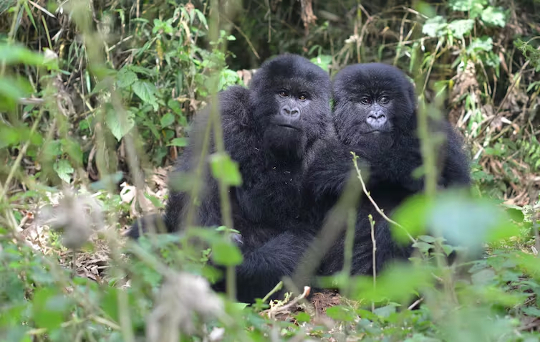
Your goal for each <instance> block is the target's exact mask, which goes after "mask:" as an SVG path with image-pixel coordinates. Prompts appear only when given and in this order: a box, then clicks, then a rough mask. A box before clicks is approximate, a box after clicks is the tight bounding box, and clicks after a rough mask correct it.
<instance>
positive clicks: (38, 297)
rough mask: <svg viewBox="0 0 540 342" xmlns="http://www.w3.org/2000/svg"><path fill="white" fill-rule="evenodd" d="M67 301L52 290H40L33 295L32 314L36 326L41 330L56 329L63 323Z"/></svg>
mask: <svg viewBox="0 0 540 342" xmlns="http://www.w3.org/2000/svg"><path fill="white" fill-rule="evenodd" d="M67 308H68V306H67V300H66V298H65V297H64V296H62V295H60V294H59V293H58V291H57V290H56V289H54V288H41V289H38V290H36V292H35V293H34V299H33V300H32V312H33V318H34V321H35V322H36V325H37V326H38V327H39V328H43V329H48V330H52V329H56V328H59V327H60V324H62V322H63V321H64V316H65V313H66V309H67Z"/></svg>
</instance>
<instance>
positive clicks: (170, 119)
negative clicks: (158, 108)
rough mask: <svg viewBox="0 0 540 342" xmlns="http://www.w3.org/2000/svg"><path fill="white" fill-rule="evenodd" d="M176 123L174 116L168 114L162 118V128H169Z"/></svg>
mask: <svg viewBox="0 0 540 342" xmlns="http://www.w3.org/2000/svg"><path fill="white" fill-rule="evenodd" d="M173 123H174V115H172V114H171V113H167V114H165V115H163V116H162V117H161V128H165V127H169V126H170V125H172V124H173Z"/></svg>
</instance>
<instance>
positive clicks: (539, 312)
mask: <svg viewBox="0 0 540 342" xmlns="http://www.w3.org/2000/svg"><path fill="white" fill-rule="evenodd" d="M521 311H523V313H524V314H526V315H528V316H533V317H540V309H538V308H535V307H533V306H529V307H526V308H522V309H521Z"/></svg>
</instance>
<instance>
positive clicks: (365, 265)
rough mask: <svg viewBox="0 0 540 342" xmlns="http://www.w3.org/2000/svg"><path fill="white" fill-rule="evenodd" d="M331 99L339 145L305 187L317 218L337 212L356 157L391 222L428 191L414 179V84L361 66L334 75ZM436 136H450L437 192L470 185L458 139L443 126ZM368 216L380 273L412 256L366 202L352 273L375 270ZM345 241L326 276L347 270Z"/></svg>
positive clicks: (375, 66)
mask: <svg viewBox="0 0 540 342" xmlns="http://www.w3.org/2000/svg"><path fill="white" fill-rule="evenodd" d="M333 94H334V101H335V108H334V120H333V121H334V126H335V129H336V131H337V135H338V139H339V141H336V142H329V143H328V144H327V145H326V146H325V147H324V148H323V149H322V150H321V151H320V152H319V153H318V155H317V157H316V159H315V161H314V162H313V163H311V166H310V168H309V170H308V172H307V176H306V177H307V178H306V182H307V184H308V186H307V188H308V189H309V190H310V191H311V192H312V193H313V195H314V196H316V198H317V199H318V204H317V211H318V212H325V211H326V210H321V208H324V207H326V208H329V207H331V206H333V205H334V203H335V202H336V199H337V198H338V197H339V195H340V194H341V192H342V190H343V187H344V185H345V183H346V181H347V180H348V178H349V175H350V172H351V170H352V155H351V153H350V152H351V151H353V152H355V153H356V154H357V155H358V156H359V157H360V165H364V166H367V167H368V169H369V181H368V183H367V188H368V191H370V194H371V196H372V197H373V199H374V200H375V202H376V203H377V204H378V206H379V207H380V208H382V209H383V210H384V212H385V213H386V214H387V215H388V214H390V213H391V212H392V211H393V210H394V209H395V208H396V207H397V206H399V205H400V204H401V203H402V202H403V201H404V200H405V199H406V198H407V197H409V196H411V195H413V194H415V193H417V192H419V191H421V190H422V189H423V180H422V179H415V178H414V177H413V176H412V173H413V171H414V170H415V169H416V168H417V167H419V166H421V165H422V155H421V151H420V141H419V139H418V137H417V118H416V96H415V92H414V87H413V84H412V83H411V82H410V81H409V80H408V79H407V78H406V76H405V75H404V74H403V72H401V71H400V70H399V69H397V68H395V67H393V66H390V65H385V64H379V63H370V64H357V65H352V66H348V67H346V68H344V69H343V70H342V71H340V72H339V73H338V74H337V75H336V77H335V79H334V84H333ZM438 129H439V131H441V132H442V133H445V135H446V144H445V146H444V147H443V148H441V154H440V157H441V158H440V161H441V162H440V164H441V165H439V166H440V177H439V180H438V182H439V186H441V187H450V186H468V185H470V170H469V161H468V158H467V156H466V155H465V153H464V151H463V149H462V141H461V139H460V137H459V136H458V135H457V133H456V132H455V131H454V130H453V129H452V127H451V126H450V124H449V123H448V122H446V121H445V122H443V123H442V127H439V128H438ZM363 176H365V174H363ZM369 214H371V215H373V218H374V220H375V222H376V226H375V230H376V241H377V252H376V257H377V258H376V263H377V269H381V268H382V266H383V265H384V264H385V263H386V261H388V260H390V259H392V258H399V257H408V256H409V255H410V252H411V248H410V247H402V246H400V245H397V244H395V243H394V242H393V240H392V237H391V233H390V228H389V225H388V223H387V222H386V221H385V220H384V219H383V218H382V217H381V216H380V215H379V214H378V213H377V211H376V210H375V209H374V207H373V205H372V204H371V203H370V202H369V200H368V199H367V198H365V196H364V197H362V199H361V204H360V208H359V210H358V215H357V221H356V236H355V243H354V253H353V260H352V272H353V273H354V274H369V273H371V271H372V267H373V265H372V264H373V262H372V248H373V246H372V242H371V226H370V223H369V220H368V215H369ZM319 219H322V217H319ZM343 242H344V241H343V239H340V240H339V241H338V243H337V245H336V246H335V247H334V248H332V250H330V251H329V253H328V255H326V257H325V260H324V262H323V265H322V266H321V268H320V274H321V275H328V274H332V273H334V272H336V271H339V270H340V269H341V268H342V265H343V253H344V251H343V248H344V247H343Z"/></svg>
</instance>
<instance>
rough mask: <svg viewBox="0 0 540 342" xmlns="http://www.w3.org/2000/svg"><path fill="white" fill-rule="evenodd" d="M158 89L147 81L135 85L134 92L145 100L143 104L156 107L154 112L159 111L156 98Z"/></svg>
mask: <svg viewBox="0 0 540 342" xmlns="http://www.w3.org/2000/svg"><path fill="white" fill-rule="evenodd" d="M156 91H157V89H156V86H154V85H153V84H152V83H150V82H147V81H137V82H135V83H133V92H135V94H137V96H138V97H140V98H141V100H143V102H146V103H149V104H151V105H152V107H154V110H158V104H157V99H156V96H155V93H156Z"/></svg>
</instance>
